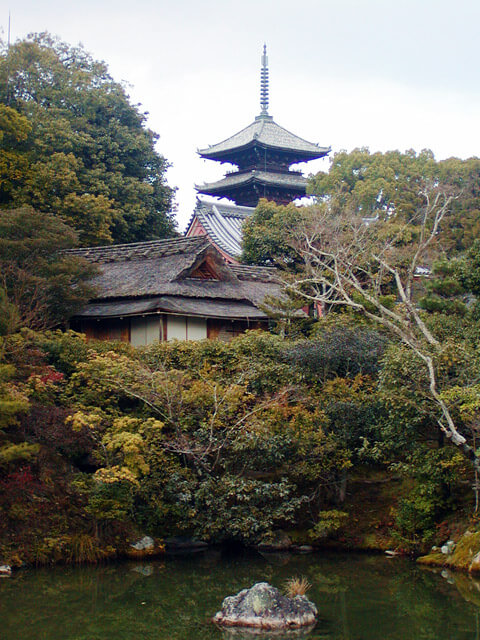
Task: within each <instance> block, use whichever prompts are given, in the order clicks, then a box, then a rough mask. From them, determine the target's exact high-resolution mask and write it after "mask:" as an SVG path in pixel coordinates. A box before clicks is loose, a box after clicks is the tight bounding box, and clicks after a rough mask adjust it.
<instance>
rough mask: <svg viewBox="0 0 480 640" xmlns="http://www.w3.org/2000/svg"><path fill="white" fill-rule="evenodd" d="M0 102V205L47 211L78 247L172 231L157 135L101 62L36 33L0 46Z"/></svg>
mask: <svg viewBox="0 0 480 640" xmlns="http://www.w3.org/2000/svg"><path fill="white" fill-rule="evenodd" d="M0 103H1V105H2V108H1V110H0V127H1V131H3V132H6V133H3V134H2V135H3V141H0V142H2V145H3V146H2V148H1V149H0V165H2V167H3V165H8V167H9V172H8V173H9V175H8V174H7V178H6V179H3V182H2V184H1V185H0V206H3V207H5V208H16V207H19V206H24V205H31V206H33V207H34V208H35V209H37V210H38V211H41V212H43V213H51V214H53V215H56V216H58V217H60V218H61V219H62V220H63V221H64V222H67V223H68V224H69V225H70V226H72V227H74V228H75V229H77V230H78V231H79V235H80V239H81V241H82V243H84V244H101V243H104V244H105V243H111V242H132V241H140V240H148V239H152V238H163V237H168V236H171V235H173V233H174V227H175V223H174V220H173V217H172V201H173V194H174V190H173V189H172V188H170V187H169V186H168V185H167V183H166V178H165V173H166V170H167V168H168V163H167V161H166V160H165V158H163V157H162V156H161V155H160V154H158V153H157V152H156V150H155V143H156V141H157V139H158V136H157V135H156V134H155V133H153V132H152V131H150V130H149V129H147V128H146V127H145V120H146V117H145V115H144V114H143V113H141V112H140V110H139V105H136V106H135V105H132V104H130V102H129V98H128V95H127V94H126V92H125V89H124V87H123V86H122V85H121V84H118V83H116V82H114V80H113V79H112V78H111V76H110V75H109V73H108V69H107V66H106V65H105V64H104V63H103V62H97V61H95V60H93V58H92V57H91V56H90V55H89V54H88V53H87V52H85V51H84V49H83V48H82V47H71V46H69V45H68V44H66V43H64V42H61V41H60V40H58V39H56V38H53V37H52V36H50V35H48V34H46V33H43V34H37V35H32V36H29V37H28V38H27V39H25V40H21V41H18V42H16V43H15V44H14V45H12V46H10V48H8V49H7V48H6V46H5V44H3V50H2V51H1V54H0ZM19 124H20V125H21V126H18V125H19ZM12 125H14V126H13V127H12ZM12 128H13V129H14V130H15V131H17V134H16V139H15V135H13V134H12ZM7 134H8V135H7ZM20 147H21V148H20ZM20 151H21V152H22V153H20ZM22 154H23V155H22ZM25 154H26V155H25ZM25 157H26V158H28V170H27V168H26V167H25V166H23V165H22V162H24V159H25Z"/></svg>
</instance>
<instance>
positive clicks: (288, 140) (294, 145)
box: [198, 115, 330, 160]
mask: <svg viewBox="0 0 480 640" xmlns="http://www.w3.org/2000/svg"><path fill="white" fill-rule="evenodd" d="M255 144H257V145H259V146H261V147H269V148H272V149H278V150H282V151H290V152H294V153H297V154H299V155H301V156H302V157H305V158H309V159H314V158H322V157H323V156H325V155H326V154H327V153H328V152H329V151H330V147H321V146H320V145H318V144H315V143H313V142H308V141H307V140H304V139H303V138H300V137H299V136H296V135H295V134H294V133H291V132H290V131H287V129H284V128H283V127H281V126H280V125H278V124H277V123H276V122H275V121H274V120H273V118H272V116H269V115H259V116H257V117H256V118H255V120H254V122H252V123H251V124H249V125H248V127H245V129H242V130H241V131H239V132H238V133H236V134H234V135H233V136H231V137H230V138H227V139H226V140H223V142H219V143H218V144H214V145H210V146H209V147H207V148H206V149H199V150H198V153H199V154H200V155H201V156H202V157H204V158H208V159H210V160H215V159H219V158H222V157H226V156H227V155H228V154H230V153H232V152H236V151H241V150H242V149H245V148H246V147H248V146H254V145H255Z"/></svg>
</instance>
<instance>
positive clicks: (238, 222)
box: [185, 200, 254, 258]
mask: <svg viewBox="0 0 480 640" xmlns="http://www.w3.org/2000/svg"><path fill="white" fill-rule="evenodd" d="M253 211H254V208H253V207H241V206H238V205H232V204H221V203H218V202H207V201H205V200H197V205H196V207H195V211H194V212H193V215H192V217H191V219H190V222H189V223H188V227H187V230H186V232H185V235H186V236H188V235H189V231H190V229H191V227H192V225H193V222H194V220H195V218H196V219H198V221H199V222H200V223H201V225H202V227H203V228H204V229H205V231H206V233H207V235H208V237H209V238H210V240H211V241H212V242H213V243H214V244H215V245H216V246H217V247H219V248H220V249H222V250H223V251H225V253H227V254H228V255H229V256H231V257H232V258H238V256H240V255H241V253H242V225H243V222H244V221H245V220H246V219H247V218H248V217H250V216H251V215H252V213H253Z"/></svg>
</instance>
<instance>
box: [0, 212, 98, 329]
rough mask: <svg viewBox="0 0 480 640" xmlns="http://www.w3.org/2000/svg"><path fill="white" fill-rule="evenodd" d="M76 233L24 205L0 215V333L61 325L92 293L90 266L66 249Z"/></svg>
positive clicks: (75, 238) (55, 219)
mask: <svg viewBox="0 0 480 640" xmlns="http://www.w3.org/2000/svg"><path fill="white" fill-rule="evenodd" d="M76 243H77V234H76V233H75V232H74V231H73V229H71V228H70V227H68V226H67V225H65V224H64V223H63V222H62V221H61V220H60V219H59V218H58V217H57V216H53V215H50V214H45V213H39V212H37V211H34V210H33V209H30V208H23V209H17V210H13V211H9V210H5V211H2V212H1V215H0V335H4V334H7V333H11V332H13V331H14V330H15V329H17V328H18V327H29V328H31V329H48V328H52V327H56V326H60V325H62V324H63V323H64V322H65V321H66V320H68V318H69V317H70V316H71V315H73V313H74V312H75V311H76V310H78V309H79V308H80V307H82V306H83V305H84V304H85V302H86V301H87V300H88V298H90V297H92V295H93V292H94V290H93V288H92V287H91V286H90V284H89V279H90V278H91V277H92V275H93V274H94V269H93V267H92V265H91V264H89V263H87V262H86V261H84V260H81V259H80V258H78V257H76V256H72V255H68V254H66V253H62V250H64V249H69V248H71V247H72V246H75V244H76Z"/></svg>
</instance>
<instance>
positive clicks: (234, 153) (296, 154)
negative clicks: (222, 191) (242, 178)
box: [197, 140, 331, 165]
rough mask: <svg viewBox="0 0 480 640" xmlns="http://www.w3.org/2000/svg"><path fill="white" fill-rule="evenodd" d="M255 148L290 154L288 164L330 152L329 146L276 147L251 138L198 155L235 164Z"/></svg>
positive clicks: (319, 156)
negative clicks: (308, 148) (247, 141)
mask: <svg viewBox="0 0 480 640" xmlns="http://www.w3.org/2000/svg"><path fill="white" fill-rule="evenodd" d="M255 148H257V149H259V150H261V151H262V152H265V151H267V152H268V151H274V152H276V153H280V154H283V155H285V156H291V157H292V160H291V162H290V163H289V164H297V163H299V162H309V161H310V160H319V159H320V158H324V157H325V156H326V155H327V154H329V153H330V151H331V147H319V148H318V151H305V150H304V149H292V148H288V147H280V146H279V147H277V146H273V145H269V144H265V143H262V142H259V141H258V140H252V141H251V142H249V143H247V144H244V145H242V146H239V147H235V148H233V149H224V150H221V151H212V152H211V151H209V150H208V149H199V150H198V151H197V153H198V155H199V156H200V157H201V158H203V159H205V160H216V161H218V162H223V163H228V164H235V165H238V162H236V158H238V156H241V155H242V154H244V153H245V152H248V151H250V150H254V149H255Z"/></svg>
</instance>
